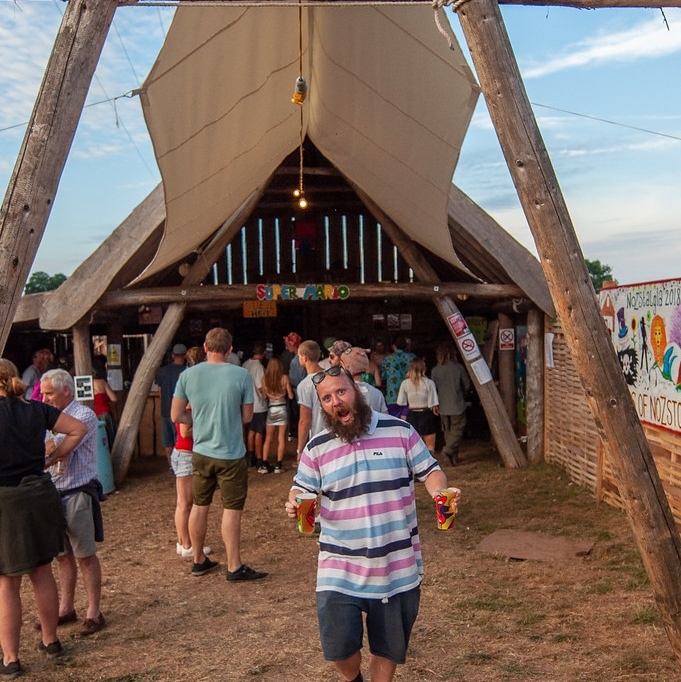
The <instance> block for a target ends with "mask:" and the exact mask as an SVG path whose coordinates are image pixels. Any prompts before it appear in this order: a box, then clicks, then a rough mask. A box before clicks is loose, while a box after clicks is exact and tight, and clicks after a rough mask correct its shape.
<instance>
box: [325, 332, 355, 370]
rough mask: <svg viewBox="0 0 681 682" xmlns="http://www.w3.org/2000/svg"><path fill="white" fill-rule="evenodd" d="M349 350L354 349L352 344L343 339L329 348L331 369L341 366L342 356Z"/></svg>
mask: <svg viewBox="0 0 681 682" xmlns="http://www.w3.org/2000/svg"><path fill="white" fill-rule="evenodd" d="M348 348H352V344H351V343H348V342H347V341H343V340H342V339H338V340H337V341H334V342H333V343H332V344H331V346H330V347H329V363H330V366H331V367H335V366H336V365H340V364H341V355H343V353H345V351H346V350H348Z"/></svg>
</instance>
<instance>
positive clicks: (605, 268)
mask: <svg viewBox="0 0 681 682" xmlns="http://www.w3.org/2000/svg"><path fill="white" fill-rule="evenodd" d="M584 262H585V263H586V269H587V270H588V271H589V277H591V284H593V288H594V289H595V290H596V293H598V292H599V291H600V290H601V287H602V286H603V282H608V281H610V282H614V283H615V284H617V280H616V279H615V278H614V277H613V276H612V268H611V267H610V266H609V265H608V264H607V263H601V261H599V260H589V259H588V258H585V259H584Z"/></svg>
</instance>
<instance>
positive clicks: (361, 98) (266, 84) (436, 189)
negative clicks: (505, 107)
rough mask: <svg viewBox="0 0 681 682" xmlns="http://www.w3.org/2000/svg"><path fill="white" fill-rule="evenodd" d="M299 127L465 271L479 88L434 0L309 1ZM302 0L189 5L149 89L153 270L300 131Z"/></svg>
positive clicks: (217, 215)
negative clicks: (462, 226)
mask: <svg viewBox="0 0 681 682" xmlns="http://www.w3.org/2000/svg"><path fill="white" fill-rule="evenodd" d="M302 17H303V22H302V31H303V60H302V63H303V69H302V71H303V75H304V76H305V78H306V80H307V83H308V87H309V92H308V97H307V100H306V101H305V103H304V104H303V107H302V109H303V128H304V133H306V134H307V135H308V136H309V138H310V139H311V140H312V142H313V143H314V144H315V145H316V146H317V148H318V149H319V150H320V151H321V152H322V153H323V154H324V155H325V156H326V158H327V159H329V161H330V162H331V163H333V164H334V165H335V166H336V167H337V168H338V169H339V171H340V172H341V173H342V174H343V175H345V176H346V177H347V179H348V180H350V181H351V182H352V183H354V184H355V185H357V186H358V187H359V188H361V189H362V190H363V191H364V192H366V194H368V195H369V196H370V197H371V198H372V199H373V200H374V201H375V202H376V204H377V205H378V206H379V207H380V208H381V209H382V210H383V211H385V213H386V214H388V215H389V216H390V217H391V218H392V220H394V222H395V223H396V224H397V225H398V226H399V227H400V228H401V229H402V230H404V231H405V232H406V233H407V234H408V235H409V236H410V237H411V238H412V239H414V240H415V241H417V242H419V243H420V244H422V245H423V246H424V247H426V248H427V249H429V250H430V251H432V252H433V253H435V254H437V255H438V256H440V257H441V258H443V259H445V260H446V261H448V262H449V263H451V264H452V265H455V266H457V267H460V268H461V269H463V270H465V266H463V264H462V263H461V262H460V261H459V259H458V257H457V256H456V253H455V252H454V249H453V246H452V242H451V238H450V234H449V230H448V227H447V201H448V195H449V190H450V186H451V179H452V176H453V173H454V168H455V166H456V162H457V160H458V157H459V153H460V149H461V144H462V142H463V138H464V135H465V132H466V129H467V127H468V124H469V122H470V118H471V116H472V113H473V109H474V107H475V103H476V100H477V97H478V94H479V89H478V87H477V85H476V83H475V79H474V77H473V75H472V73H471V72H470V69H469V68H468V66H467V64H466V61H465V59H464V57H463V54H462V53H461V50H460V49H459V47H458V45H457V44H456V40H455V39H454V37H453V35H452V36H451V38H452V40H453V44H454V46H455V49H453V50H450V49H449V46H448V44H447V41H446V40H445V38H444V37H443V36H442V35H441V34H440V33H439V31H438V29H437V27H436V25H435V22H434V19H433V11H432V8H430V6H411V5H410V6H388V5H378V6H360V7H340V6H334V5H324V6H322V7H305V8H303V12H302ZM298 36H299V29H298V8H297V7H229V6H215V7H205V6H204V7H200V8H199V7H195V8H193V7H179V8H178V9H177V11H176V13H175V17H174V20H173V23H172V25H171V28H170V30H169V32H168V36H167V38H166V41H165V44H164V46H163V48H162V49H161V52H160V53H159V56H158V59H157V61H156V63H155V64H154V66H153V68H152V70H151V72H150V73H149V76H148V78H147V79H146V81H145V83H144V86H143V88H142V90H141V99H142V106H143V111H144V116H145V119H146V122H147V126H148V128H149V132H150V135H151V139H152V143H153V145H154V150H155V154H156V158H157V161H158V164H159V168H160V171H161V175H162V178H163V185H164V190H165V202H166V211H167V221H166V228H165V233H164V237H163V239H162V241H161V244H160V246H159V249H158V251H157V253H156V256H155V258H154V259H153V261H152V263H151V264H150V265H149V267H148V268H147V270H146V271H145V272H144V273H143V274H142V276H141V278H142V279H144V278H145V277H148V276H150V275H152V274H154V273H156V272H159V271H161V270H163V269H164V268H166V267H168V266H169V265H172V264H173V263H175V262H177V261H178V260H180V259H181V258H183V257H184V256H186V255H188V254H189V253H191V252H193V251H194V250H195V249H196V247H197V246H198V245H199V244H200V243H202V242H203V241H205V240H206V239H207V238H208V237H210V235H211V234H212V233H213V232H214V231H215V230H216V229H217V227H218V226H219V225H220V224H222V223H223V222H224V221H225V220H226V219H227V218H228V216H230V215H232V214H233V213H234V212H235V210H236V209H237V208H238V207H239V206H240V205H241V204H242V202H243V201H244V199H245V198H246V197H247V196H248V195H249V194H251V192H252V191H253V190H255V189H256V188H258V187H262V186H263V185H264V184H265V183H266V182H267V180H268V178H269V177H270V175H271V174H272V173H273V172H274V171H275V170H276V168H277V167H278V166H279V165H280V164H281V162H282V161H283V160H284V159H285V158H286V156H288V155H289V154H290V153H291V152H292V151H294V150H295V149H296V148H297V147H298V145H299V143H300V125H301V110H300V107H299V106H298V105H296V104H293V103H292V102H291V96H292V94H293V87H294V83H295V79H296V77H297V76H298V75H299V71H300V66H299V38H298Z"/></svg>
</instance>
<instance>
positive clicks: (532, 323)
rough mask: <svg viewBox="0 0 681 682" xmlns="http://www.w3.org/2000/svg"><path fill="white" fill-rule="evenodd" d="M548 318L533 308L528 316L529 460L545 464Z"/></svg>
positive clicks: (526, 377)
mask: <svg viewBox="0 0 681 682" xmlns="http://www.w3.org/2000/svg"><path fill="white" fill-rule="evenodd" d="M543 323H544V315H543V313H542V312H541V311H540V310H537V309H536V308H533V309H532V310H530V311H528V313H527V366H526V370H525V380H526V386H527V459H528V460H529V461H530V464H539V463H540V462H543V461H544V324H543Z"/></svg>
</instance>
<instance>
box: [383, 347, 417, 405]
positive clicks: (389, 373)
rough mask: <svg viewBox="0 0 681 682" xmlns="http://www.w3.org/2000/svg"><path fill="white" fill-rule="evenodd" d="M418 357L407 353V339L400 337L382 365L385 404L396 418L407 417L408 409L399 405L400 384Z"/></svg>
mask: <svg viewBox="0 0 681 682" xmlns="http://www.w3.org/2000/svg"><path fill="white" fill-rule="evenodd" d="M415 357H416V356H415V355H414V354H413V353H410V352H408V351H407V339H405V338H404V336H398V337H397V338H396V339H395V342H394V343H393V352H392V353H390V355H387V356H386V357H385V359H384V360H383V364H382V365H381V381H383V385H384V386H385V402H386V403H387V405H388V413H389V414H392V415H393V416H394V417H406V416H407V408H406V407H402V406H401V405H398V404H397V394H398V393H399V392H400V384H401V383H402V382H403V381H404V380H405V379H406V378H407V372H408V371H409V361H410V360H411V359H412V358H415Z"/></svg>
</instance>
